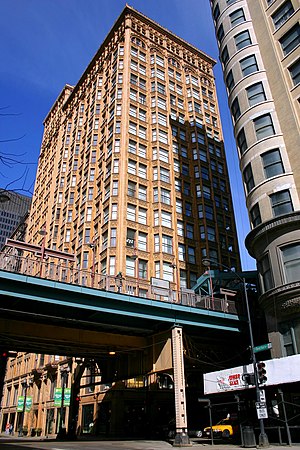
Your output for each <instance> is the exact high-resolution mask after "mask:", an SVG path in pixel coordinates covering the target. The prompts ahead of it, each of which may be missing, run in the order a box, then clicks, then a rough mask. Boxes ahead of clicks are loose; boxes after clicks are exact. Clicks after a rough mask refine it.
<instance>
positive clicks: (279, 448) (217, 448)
mask: <svg viewBox="0 0 300 450" xmlns="http://www.w3.org/2000/svg"><path fill="white" fill-rule="evenodd" d="M5 441H6V442H7V441H9V442H11V443H12V442H20V443H21V442H22V443H25V442H26V443H32V442H43V443H47V442H49V444H51V443H53V442H57V443H68V442H74V448H75V447H77V446H78V448H80V446H81V448H82V443H83V442H90V443H92V442H93V441H94V442H98V443H99V444H100V443H101V442H102V443H103V446H102V445H101V444H100V445H99V449H101V448H103V449H107V450H108V449H109V448H110V447H113V446H114V445H117V446H118V444H119V445H120V447H121V448H123V449H124V447H125V448H127V449H128V450H135V449H136V450H142V449H145V450H147V449H149V448H151V450H171V449H172V448H178V447H173V441H158V440H157V441H156V440H155V441H154V440H151V439H149V440H148V439H103V438H101V437H93V438H91V437H89V438H88V439H86V438H85V437H83V436H81V437H79V438H78V439H77V440H76V441H68V440H65V441H59V440H56V436H55V435H51V436H48V437H45V436H39V437H38V436H35V437H30V436H24V437H18V436H17V435H13V436H11V435H7V434H5V433H1V434H0V446H1V442H5ZM126 444H127V445H126ZM191 444H192V447H194V448H199V449H200V447H202V449H203V450H204V449H205V450H209V449H211V450H238V449H241V448H244V447H241V446H240V445H239V444H232V443H228V444H214V445H211V444H210V442H207V441H204V440H203V439H191ZM181 448H191V447H190V446H189V447H181ZM250 448H259V447H258V446H257V447H250ZM288 449H292V450H300V443H299V444H293V445H292V446H291V447H290V446H288V445H279V444H278V445H276V444H271V445H270V447H268V450H288Z"/></svg>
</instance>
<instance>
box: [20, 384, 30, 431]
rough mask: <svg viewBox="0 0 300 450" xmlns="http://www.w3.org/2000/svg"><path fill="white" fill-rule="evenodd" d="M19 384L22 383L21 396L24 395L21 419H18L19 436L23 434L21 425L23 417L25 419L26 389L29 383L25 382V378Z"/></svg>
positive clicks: (22, 424)
mask: <svg viewBox="0 0 300 450" xmlns="http://www.w3.org/2000/svg"><path fill="white" fill-rule="evenodd" d="M21 385H22V394H23V397H24V403H23V409H22V416H21V420H20V427H19V437H22V436H23V426H24V419H25V409H26V398H27V389H28V388H29V385H28V384H27V381H26V380H24V381H22V383H21Z"/></svg>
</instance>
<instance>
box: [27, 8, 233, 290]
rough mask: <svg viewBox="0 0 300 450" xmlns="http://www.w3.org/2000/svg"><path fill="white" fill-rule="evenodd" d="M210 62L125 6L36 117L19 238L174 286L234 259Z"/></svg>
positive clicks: (88, 265) (95, 266)
mask: <svg viewBox="0 0 300 450" xmlns="http://www.w3.org/2000/svg"><path fill="white" fill-rule="evenodd" d="M214 64H215V61H214V60H213V59H212V58H210V57H209V56H207V55H206V54H204V53H203V52H201V51H199V50H198V49H197V48H195V47H193V46H192V45H190V44H188V43H187V42H185V41H183V40H182V39H180V38H179V37H177V36H175V35H174V34H173V33H171V32H170V31H168V30H166V29H165V28H163V27H161V26H160V25H158V24H157V23H155V22H153V21H152V20H150V19H148V18H147V17H145V16H144V15H142V14H140V13H139V12H137V11H136V10H134V9H133V8H131V7H128V6H126V7H125V9H124V10H123V12H122V13H121V15H120V17H119V18H118V19H117V21H116V23H115V24H114V26H113V28H112V29H111V31H110V32H109V34H108V36H107V37H106V39H105V40H104V42H103V44H102V45H101V47H100V48H99V50H98V51H97V53H96V55H95V56H94V58H93V59H92V61H91V62H90V64H89V66H88V67H87V69H86V71H85V72H84V73H83V75H82V77H81V79H80V80H79V82H78V83H77V85H76V86H75V87H72V86H69V85H67V86H66V87H65V88H64V89H63V91H62V93H61V94H60V95H59V97H58V99H57V100H56V102H55V104H54V105H53V107H52V109H51V110H50V112H49V114H48V116H47V117H46V119H45V131H44V137H43V142H42V147H41V154H40V159H39V165H38V172H37V179H36V185H35V191H34V197H33V204H32V209H31V214H30V220H29V226H28V241H29V242H32V243H36V244H42V240H43V239H46V242H45V244H46V246H47V247H49V248H52V249H57V250H60V251H64V252H69V253H73V254H75V255H76V258H77V265H78V267H80V268H82V269H86V270H94V271H96V272H98V273H103V274H108V275H111V276H116V275H117V274H118V273H120V272H121V273H122V275H123V276H126V277H135V278H137V279H139V280H140V281H141V282H142V281H143V280H150V278H151V277H156V278H159V279H164V280H166V281H169V282H170V283H171V286H172V287H173V289H175V290H176V289H178V290H179V288H189V287H192V286H193V285H194V283H195V281H196V279H197V277H199V276H200V275H201V273H202V272H203V268H202V264H201V261H202V258H203V257H205V256H209V257H212V258H216V259H218V260H220V261H222V262H223V263H224V264H226V265H227V266H230V267H235V268H239V266H240V261H239V253H238V244H237V237H236V229H235V221H234V215H233V208H232V200H231V194H230V186H229V181H228V172H227V166H226V160H225V153H224V146H223V142H222V141H223V136H222V130H221V124H220V117H219V110H218V104H217V98H216V89H215V82H214V76H213V72H212V69H213V66H214ZM40 230H44V233H43V234H44V236H45V232H46V238H45V237H44V238H43V237H42V236H41V235H40V234H39V232H40ZM139 295H141V296H142V295H143V290H142V289H140V290H139Z"/></svg>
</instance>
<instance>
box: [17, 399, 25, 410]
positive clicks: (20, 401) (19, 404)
mask: <svg viewBox="0 0 300 450" xmlns="http://www.w3.org/2000/svg"><path fill="white" fill-rule="evenodd" d="M24 401H25V399H24V396H23V395H20V396H19V397H18V404H17V411H18V412H22V411H23V408H24Z"/></svg>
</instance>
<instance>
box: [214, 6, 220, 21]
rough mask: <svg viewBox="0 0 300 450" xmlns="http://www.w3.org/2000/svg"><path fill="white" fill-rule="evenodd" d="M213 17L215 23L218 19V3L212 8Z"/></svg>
mask: <svg viewBox="0 0 300 450" xmlns="http://www.w3.org/2000/svg"><path fill="white" fill-rule="evenodd" d="M213 16H214V19H215V21H217V20H218V18H219V17H220V8H219V5H218V3H217V4H216V7H215V8H214V11H213Z"/></svg>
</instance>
